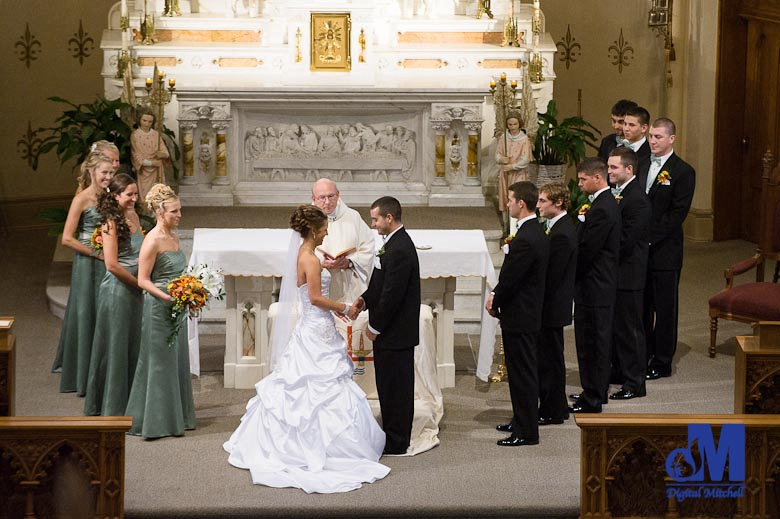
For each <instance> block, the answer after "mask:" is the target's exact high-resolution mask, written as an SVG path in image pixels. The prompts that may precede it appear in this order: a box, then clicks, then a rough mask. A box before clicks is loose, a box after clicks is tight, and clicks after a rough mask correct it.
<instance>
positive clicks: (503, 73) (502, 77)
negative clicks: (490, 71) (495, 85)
mask: <svg viewBox="0 0 780 519" xmlns="http://www.w3.org/2000/svg"><path fill="white" fill-rule="evenodd" d="M501 83H506V72H502V73H501Z"/></svg>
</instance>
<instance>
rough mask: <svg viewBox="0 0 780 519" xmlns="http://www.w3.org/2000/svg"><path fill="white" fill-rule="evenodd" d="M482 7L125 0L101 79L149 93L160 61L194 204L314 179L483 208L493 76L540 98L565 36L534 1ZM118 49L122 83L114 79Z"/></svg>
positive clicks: (543, 100)
mask: <svg viewBox="0 0 780 519" xmlns="http://www.w3.org/2000/svg"><path fill="white" fill-rule="evenodd" d="M477 4H478V2H477V1H476V0H471V1H466V0H427V1H421V0H375V1H372V2H360V1H355V0H197V1H196V0H192V1H188V0H165V1H164V0H145V1H144V0H122V1H121V2H120V3H118V4H117V5H116V6H115V7H114V8H113V9H112V11H111V13H110V16H109V25H110V26H109V30H107V31H106V32H105V33H104V35H103V39H102V42H101V48H102V49H103V56H104V65H103V71H102V73H103V77H104V89H105V93H106V96H107V97H109V98H114V97H117V96H118V95H119V94H120V93H122V91H123V90H126V89H127V88H131V89H133V90H134V92H135V94H136V95H137V97H138V98H141V97H142V96H143V95H145V89H144V84H145V81H144V78H148V77H150V76H151V75H152V74H153V72H154V70H155V66H156V67H158V69H159V70H161V71H162V72H163V73H164V74H166V75H167V78H168V79H174V80H175V85H176V86H175V92H174V94H173V98H172V100H171V102H170V104H168V105H167V107H166V110H165V117H164V120H165V124H166V126H167V127H168V128H171V129H173V130H174V131H175V132H176V134H177V138H178V139H179V144H180V147H181V150H182V159H181V164H180V166H181V167H180V176H179V178H178V184H179V195H180V198H181V200H182V203H183V204H184V205H185V206H186V205H188V206H203V205H283V204H287V205H290V204H293V203H296V202H297V201H298V200H300V193H301V191H302V190H306V189H308V186H309V185H310V184H311V181H312V180H314V179H316V178H321V177H327V178H330V179H332V180H334V181H336V182H338V184H339V188H340V190H341V192H342V194H343V195H345V196H348V198H349V199H350V200H352V201H353V203H356V204H366V205H368V204H370V202H371V201H372V200H373V198H372V197H373V194H374V193H377V192H391V193H393V195H394V196H395V197H396V198H398V199H399V201H400V202H401V203H402V204H404V205H430V206H484V205H485V204H486V203H491V202H490V199H491V198H492V196H493V193H494V191H495V184H496V171H497V169H496V166H495V164H494V160H493V151H494V149H493V147H494V140H493V134H494V129H495V127H494V113H493V107H492V106H491V103H492V100H491V99H490V95H489V84H490V81H491V80H498V79H499V77H500V76H501V75H502V74H505V76H506V78H507V81H510V82H511V81H513V80H514V81H517V84H518V89H517V98H518V102H520V101H521V98H522V95H521V94H522V92H523V91H524V89H523V86H524V85H528V86H530V89H529V92H530V93H531V94H530V96H531V97H532V98H533V101H534V102H535V106H537V107H539V108H541V109H543V107H545V106H547V101H548V100H549V99H551V98H552V88H553V82H554V80H555V73H554V70H553V61H554V57H555V53H556V51H557V48H556V46H555V44H554V42H553V40H552V38H551V37H550V35H549V34H547V33H546V32H545V30H544V16H543V14H542V12H541V10H540V9H539V4H538V2H534V3H533V4H530V3H522V2H520V1H519V0H516V1H510V0H493V1H492V2H491V3H490V5H491V8H492V11H490V13H489V14H490V16H488V14H487V13H483V14H481V15H480V16H477V14H478V13H477ZM174 6H175V7H176V10H175V12H172V11H173V7H174ZM125 12H126V13H127V16H126V18H125V22H124V23H123V21H122V14H123V13H125ZM163 13H165V14H166V15H163ZM123 26H125V27H127V29H125V30H121V28H122V27H123ZM152 26H153V31H152V32H150V31H149V28H150V27H152ZM507 29H512V30H513V31H514V32H513V33H512V34H514V36H513V37H512V39H511V41H510V40H509V39H507ZM123 52H125V53H126V56H127V58H128V59H130V60H131V62H132V67H131V69H132V77H133V81H132V82H131V83H130V85H129V86H128V85H126V84H125V82H124V81H123V80H122V79H119V78H117V77H116V75H117V67H118V63H119V58H120V57H122V56H123V54H122V53H123ZM532 66H534V67H536V68H535V69H534V70H530V69H531V67H532ZM530 72H533V74H531V73H530ZM522 102H525V101H522ZM528 124H536V122H535V121H528ZM171 180H172V179H171Z"/></svg>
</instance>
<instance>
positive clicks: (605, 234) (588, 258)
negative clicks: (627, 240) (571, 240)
mask: <svg viewBox="0 0 780 519" xmlns="http://www.w3.org/2000/svg"><path fill="white" fill-rule="evenodd" d="M619 254H620V209H618V204H617V202H616V201H615V197H613V196H612V193H610V192H609V190H607V191H605V192H603V193H601V194H600V195H599V196H598V197H597V198H596V199H595V200H594V201H593V203H592V204H591V206H590V209H589V210H588V212H587V213H586V214H585V221H584V222H582V223H580V225H579V226H578V228H577V275H576V278H575V284H574V303H575V304H580V305H585V306H612V305H614V304H615V292H616V291H617V270H618V255H619Z"/></svg>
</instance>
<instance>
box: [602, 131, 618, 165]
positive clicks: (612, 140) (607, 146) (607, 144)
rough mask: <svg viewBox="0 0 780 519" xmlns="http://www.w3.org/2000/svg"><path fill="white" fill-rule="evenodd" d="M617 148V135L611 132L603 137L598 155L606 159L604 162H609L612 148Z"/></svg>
mask: <svg viewBox="0 0 780 519" xmlns="http://www.w3.org/2000/svg"><path fill="white" fill-rule="evenodd" d="M615 148H617V135H616V134H614V133H610V134H609V135H607V136H606V137H604V138H603V139H601V144H599V154H598V156H599V157H601V158H602V159H604V162H607V161H608V160H609V154H610V153H612V150H614V149H615Z"/></svg>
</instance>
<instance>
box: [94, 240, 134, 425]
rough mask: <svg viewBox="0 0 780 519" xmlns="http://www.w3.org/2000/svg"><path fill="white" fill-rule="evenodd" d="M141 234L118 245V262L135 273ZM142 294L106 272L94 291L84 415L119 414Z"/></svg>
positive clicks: (131, 370)
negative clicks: (94, 308) (90, 352)
mask: <svg viewBox="0 0 780 519" xmlns="http://www.w3.org/2000/svg"><path fill="white" fill-rule="evenodd" d="M143 241H144V235H143V233H142V232H141V230H140V229H139V230H138V231H136V232H135V233H134V234H133V235H132V236H131V237H130V239H129V240H127V242H126V243H123V244H121V245H120V247H119V258H118V260H119V264H120V265H121V266H122V267H124V268H125V270H127V271H128V272H130V273H131V274H132V275H133V276H137V275H138V253H139V252H140V251H141V244H142V243H143ZM143 309H144V296H143V294H142V293H141V291H140V290H139V289H138V287H129V286H127V285H126V284H125V283H124V282H122V281H120V280H119V278H117V277H116V276H114V275H113V274H112V273H110V272H106V275H105V277H104V278H103V283H101V285H100V294H99V295H98V304H97V314H96V317H95V335H94V338H93V339H92V356H91V358H90V360H89V378H88V380H87V395H86V399H85V401H84V414H85V415H88V416H89V415H103V416H123V415H124V414H125V408H127V397H128V395H129V394H130V388H131V387H132V386H133V375H134V374H135V366H136V364H137V363H138V349H139V348H140V345H141V317H142V316H143Z"/></svg>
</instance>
